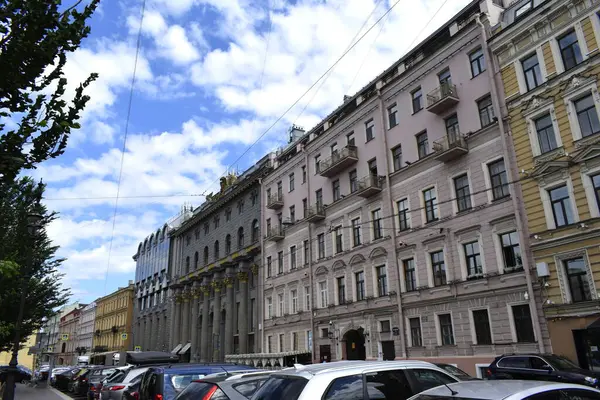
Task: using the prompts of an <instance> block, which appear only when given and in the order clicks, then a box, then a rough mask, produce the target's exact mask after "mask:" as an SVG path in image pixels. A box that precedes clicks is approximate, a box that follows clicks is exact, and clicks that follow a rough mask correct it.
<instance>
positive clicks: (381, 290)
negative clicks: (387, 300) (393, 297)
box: [374, 264, 390, 297]
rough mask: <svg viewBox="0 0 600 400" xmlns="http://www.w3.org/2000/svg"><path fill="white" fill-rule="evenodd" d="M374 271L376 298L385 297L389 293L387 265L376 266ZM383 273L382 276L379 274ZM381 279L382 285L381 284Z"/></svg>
mask: <svg viewBox="0 0 600 400" xmlns="http://www.w3.org/2000/svg"><path fill="white" fill-rule="evenodd" d="M374 269H375V276H374V278H375V283H376V287H377V295H378V297H382V296H387V295H388V294H389V293H390V290H389V284H388V274H387V265H385V264H381V265H376V266H375V267H374ZM380 271H383V274H380V273H379V272H380ZM382 279H383V283H382Z"/></svg>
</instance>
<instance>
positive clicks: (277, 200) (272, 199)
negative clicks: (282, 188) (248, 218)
mask: <svg viewBox="0 0 600 400" xmlns="http://www.w3.org/2000/svg"><path fill="white" fill-rule="evenodd" d="M273 206H283V193H273V194H271V195H270V196H269V197H268V198H267V207H273Z"/></svg>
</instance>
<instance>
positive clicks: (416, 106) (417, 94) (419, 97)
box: [410, 87, 423, 114]
mask: <svg viewBox="0 0 600 400" xmlns="http://www.w3.org/2000/svg"><path fill="white" fill-rule="evenodd" d="M410 96H411V97H412V108H413V114H414V113H416V112H418V111H421V109H423V93H422V92H421V88H420V87H419V88H417V89H415V90H413V91H412V92H411V93H410Z"/></svg>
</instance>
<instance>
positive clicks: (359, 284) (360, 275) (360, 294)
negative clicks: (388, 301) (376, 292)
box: [354, 271, 366, 301]
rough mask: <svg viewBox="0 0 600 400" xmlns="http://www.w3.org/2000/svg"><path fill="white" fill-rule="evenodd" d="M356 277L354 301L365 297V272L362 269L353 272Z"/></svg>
mask: <svg viewBox="0 0 600 400" xmlns="http://www.w3.org/2000/svg"><path fill="white" fill-rule="evenodd" d="M354 278H355V279H356V301H361V300H364V299H365V296H366V295H365V273H364V272H363V271H360V272H357V273H355V274H354Z"/></svg>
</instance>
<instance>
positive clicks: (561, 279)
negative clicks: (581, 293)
mask: <svg viewBox="0 0 600 400" xmlns="http://www.w3.org/2000/svg"><path fill="white" fill-rule="evenodd" d="M576 258H583V261H584V264H585V269H586V273H587V279H588V286H589V288H590V295H591V298H592V300H595V299H598V290H597V288H596V282H595V281H594V278H593V271H592V268H591V264H590V260H589V255H588V253H587V250H585V249H580V250H575V251H571V252H568V253H560V254H557V255H555V256H554V263H555V265H560V266H561V268H557V276H558V284H559V287H560V293H561V297H562V301H563V303H565V304H572V303H574V301H573V297H572V295H571V291H570V286H569V282H568V276H567V275H566V271H565V268H564V262H565V261H567V260H572V259H576Z"/></svg>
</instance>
